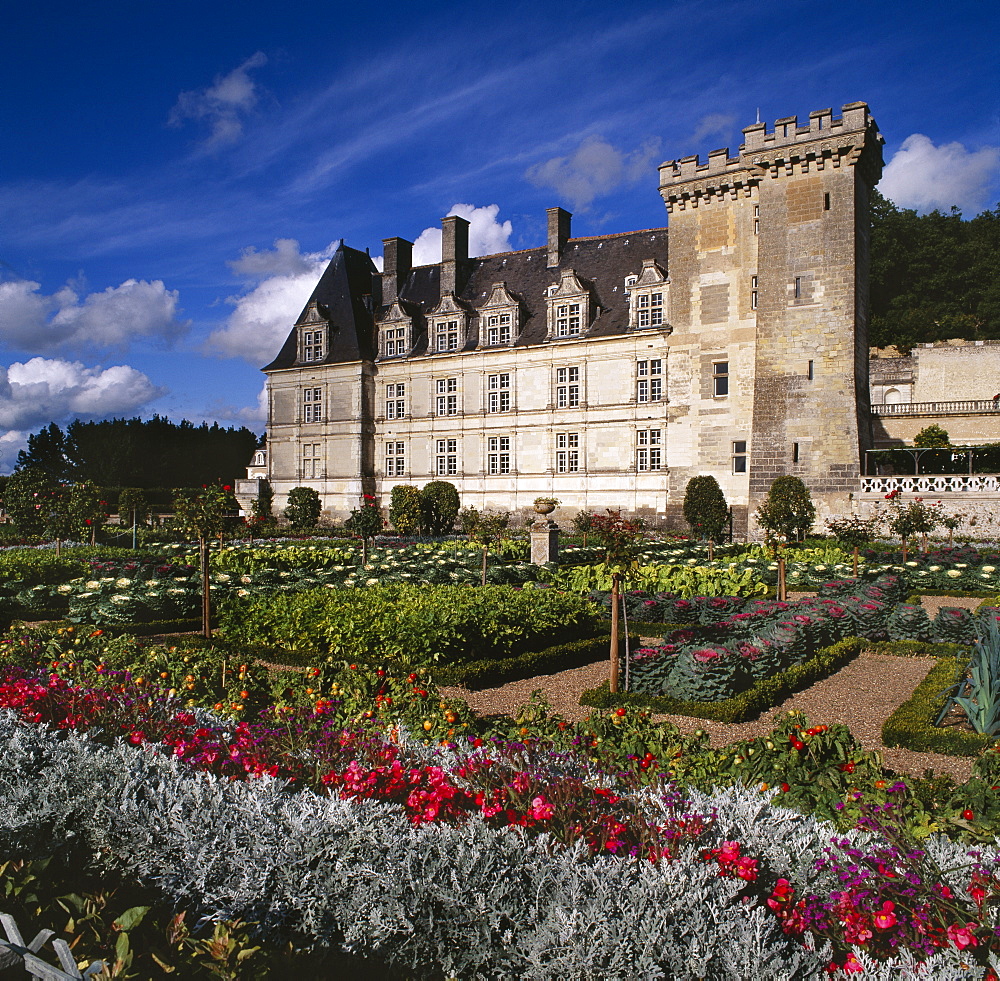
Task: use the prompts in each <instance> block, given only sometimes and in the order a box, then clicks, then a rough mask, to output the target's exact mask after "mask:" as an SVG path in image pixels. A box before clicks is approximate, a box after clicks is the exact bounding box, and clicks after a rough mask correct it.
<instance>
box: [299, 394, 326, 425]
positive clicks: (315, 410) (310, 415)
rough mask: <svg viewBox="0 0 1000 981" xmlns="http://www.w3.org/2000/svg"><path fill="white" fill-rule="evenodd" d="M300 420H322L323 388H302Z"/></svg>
mask: <svg viewBox="0 0 1000 981" xmlns="http://www.w3.org/2000/svg"><path fill="white" fill-rule="evenodd" d="M302 421H303V422H322V421H323V389H321V388H304V389H303V390H302Z"/></svg>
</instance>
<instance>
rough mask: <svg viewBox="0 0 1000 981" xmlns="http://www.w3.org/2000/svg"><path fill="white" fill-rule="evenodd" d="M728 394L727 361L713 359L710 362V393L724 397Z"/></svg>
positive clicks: (717, 396)
mask: <svg viewBox="0 0 1000 981" xmlns="http://www.w3.org/2000/svg"><path fill="white" fill-rule="evenodd" d="M728 394H729V362H728V361H715V362H713V363H712V395H713V396H714V397H715V398H724V397H725V396H727V395H728Z"/></svg>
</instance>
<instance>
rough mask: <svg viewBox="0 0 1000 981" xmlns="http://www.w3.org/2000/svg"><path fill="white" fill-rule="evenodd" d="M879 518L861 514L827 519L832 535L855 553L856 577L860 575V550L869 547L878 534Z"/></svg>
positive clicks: (827, 525)
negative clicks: (862, 547)
mask: <svg viewBox="0 0 1000 981" xmlns="http://www.w3.org/2000/svg"><path fill="white" fill-rule="evenodd" d="M878 525H879V519H878V517H877V516H874V515H873V516H872V517H870V518H862V517H861V515H859V514H852V515H848V516H846V517H843V518H827V519H826V527H827V528H828V529H829V531H830V534H831V535H833V537H834V538H836V539H837V541H838V542H840V544H841V545H843V546H845V547H846V548H849V549H851V550H852V552H853V553H854V575H855V576H857V574H858V549H859V548H861V546H862V545H867V544H868V543H869V542H870V541H871V540H872V539H873V538H874V537H875V536H876V534H878Z"/></svg>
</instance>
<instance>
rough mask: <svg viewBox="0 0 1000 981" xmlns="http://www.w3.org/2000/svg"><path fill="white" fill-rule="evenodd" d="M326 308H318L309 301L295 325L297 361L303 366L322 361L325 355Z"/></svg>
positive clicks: (313, 302) (327, 341) (314, 302)
mask: <svg viewBox="0 0 1000 981" xmlns="http://www.w3.org/2000/svg"><path fill="white" fill-rule="evenodd" d="M326 312H327V311H326V308H325V307H323V308H321V307H320V304H319V303H317V302H316V301H315V300H312V301H310V303H309V305H308V306H307V307H306V309H305V312H304V313H303V314H302V316H301V317H300V318H299V321H298V323H297V324H296V325H295V326H296V327H297V328H298V332H299V337H298V360H299V362H300V363H303V364H310V363H313V364H314V363H316V362H317V361H323V360H324V359H325V358H326V356H327V354H328V353H329V350H328V343H329V340H328V339H329V333H330V321H329V320H328V319H327V317H326Z"/></svg>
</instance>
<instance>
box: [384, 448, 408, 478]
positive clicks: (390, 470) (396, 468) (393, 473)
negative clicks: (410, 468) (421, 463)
mask: <svg viewBox="0 0 1000 981" xmlns="http://www.w3.org/2000/svg"><path fill="white" fill-rule="evenodd" d="M405 473H406V447H405V446H404V444H403V443H398V442H397V443H386V444H385V475H386V476H387V477H402V476H403V475H404V474H405Z"/></svg>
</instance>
